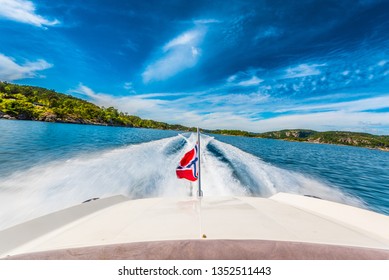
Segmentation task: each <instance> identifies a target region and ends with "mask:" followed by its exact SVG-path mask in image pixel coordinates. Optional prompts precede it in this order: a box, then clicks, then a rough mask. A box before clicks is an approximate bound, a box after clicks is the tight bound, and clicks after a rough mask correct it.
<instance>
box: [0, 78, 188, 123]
mask: <svg viewBox="0 0 389 280" xmlns="http://www.w3.org/2000/svg"><path fill="white" fill-rule="evenodd" d="M0 118H7V119H18V120H36V121H46V122H63V123H77V124H94V125H110V126H126V127H145V128H157V129H171V130H194V128H188V127H185V126H182V125H171V124H167V123H163V122H157V121H153V120H144V119H141V118H139V117H137V116H132V115H128V114H126V113H122V112H119V111H118V110H117V109H115V108H113V107H109V108H104V107H99V106H96V105H95V104H93V103H90V102H87V101H85V100H82V99H79V98H75V97H73V96H70V95H65V94H62V93H58V92H55V91H54V90H48V89H45V88H40V87H33V86H21V85H15V84H10V83H7V82H1V81H0Z"/></svg>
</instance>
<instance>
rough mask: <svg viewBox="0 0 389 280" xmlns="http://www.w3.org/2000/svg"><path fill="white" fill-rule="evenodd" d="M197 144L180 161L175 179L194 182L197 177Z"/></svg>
mask: <svg viewBox="0 0 389 280" xmlns="http://www.w3.org/2000/svg"><path fill="white" fill-rule="evenodd" d="M198 150H199V147H198V144H196V145H195V147H194V148H193V149H192V150H190V151H189V152H187V153H186V154H185V155H184V156H183V158H182V159H181V161H180V165H179V166H178V167H177V169H176V174H177V178H179V179H187V180H189V181H192V182H194V181H196V180H197V179H198V177H199V173H198V161H199V155H198Z"/></svg>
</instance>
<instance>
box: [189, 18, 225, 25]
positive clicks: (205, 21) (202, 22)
mask: <svg viewBox="0 0 389 280" xmlns="http://www.w3.org/2000/svg"><path fill="white" fill-rule="evenodd" d="M193 22H194V23H195V24H209V23H221V22H222V21H220V20H218V19H214V18H208V19H196V20H194V21H193Z"/></svg>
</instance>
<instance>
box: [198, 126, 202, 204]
mask: <svg viewBox="0 0 389 280" xmlns="http://www.w3.org/2000/svg"><path fill="white" fill-rule="evenodd" d="M197 143H198V147H199V151H198V152H199V179H198V181H199V190H198V196H199V197H202V196H203V191H202V190H201V163H200V158H201V156H200V130H199V128H198V127H197Z"/></svg>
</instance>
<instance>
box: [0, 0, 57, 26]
mask: <svg viewBox="0 0 389 280" xmlns="http://www.w3.org/2000/svg"><path fill="white" fill-rule="evenodd" d="M0 7H1V8H0V18H1V17H2V18H6V19H9V20H13V21H17V22H21V23H26V24H31V25H35V26H38V27H45V26H53V25H57V24H59V21H58V20H57V19H54V20H49V19H47V18H44V17H43V16H41V15H38V14H37V13H36V7H35V5H34V3H33V2H31V1H28V0H0Z"/></svg>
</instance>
